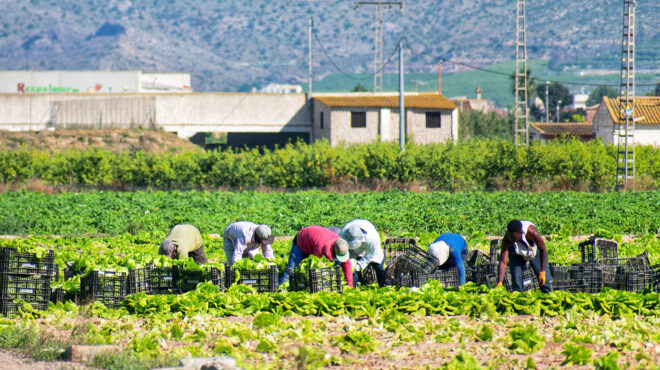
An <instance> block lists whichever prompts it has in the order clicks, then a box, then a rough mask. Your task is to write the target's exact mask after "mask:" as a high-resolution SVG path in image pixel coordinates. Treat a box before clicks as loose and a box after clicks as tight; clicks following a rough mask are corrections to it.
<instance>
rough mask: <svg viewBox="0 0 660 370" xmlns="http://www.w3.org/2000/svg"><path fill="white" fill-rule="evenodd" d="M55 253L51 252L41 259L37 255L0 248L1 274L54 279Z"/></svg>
mask: <svg viewBox="0 0 660 370" xmlns="http://www.w3.org/2000/svg"><path fill="white" fill-rule="evenodd" d="M54 261H55V253H53V251H52V250H49V251H48V253H46V255H45V256H43V257H41V258H39V257H37V255H36V254H35V253H26V252H18V251H16V250H15V249H13V248H0V274H2V275H9V274H11V275H43V276H48V277H52V276H53V269H54V264H55V263H54Z"/></svg>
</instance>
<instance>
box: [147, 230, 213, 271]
mask: <svg viewBox="0 0 660 370" xmlns="http://www.w3.org/2000/svg"><path fill="white" fill-rule="evenodd" d="M158 254H162V255H165V256H168V257H170V258H174V259H177V258H180V259H184V258H188V257H192V258H193V260H194V261H195V263H196V264H198V265H199V264H202V263H206V262H208V261H207V260H206V253H205V252H204V246H203V245H202V235H201V234H200V233H199V230H197V228H196V227H195V226H193V225H186V224H181V225H176V226H174V227H173V228H172V230H170V233H169V234H167V236H166V237H165V240H163V242H162V243H161V244H160V248H159V249H158Z"/></svg>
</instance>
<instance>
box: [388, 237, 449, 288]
mask: <svg viewBox="0 0 660 370" xmlns="http://www.w3.org/2000/svg"><path fill="white" fill-rule="evenodd" d="M385 277H386V280H387V282H388V284H392V285H396V286H400V287H420V286H422V285H424V283H425V282H427V281H428V280H436V281H439V282H440V284H441V285H442V286H443V287H445V288H458V269H457V268H456V267H453V268H449V269H440V268H439V267H438V261H437V260H436V258H435V257H433V256H432V255H430V254H429V253H428V252H426V251H424V250H422V249H421V248H419V247H417V246H411V247H410V248H408V249H407V250H406V251H405V253H403V254H402V255H400V256H398V257H396V258H395V260H392V262H391V263H390V265H389V266H388V267H387V270H386V271H385Z"/></svg>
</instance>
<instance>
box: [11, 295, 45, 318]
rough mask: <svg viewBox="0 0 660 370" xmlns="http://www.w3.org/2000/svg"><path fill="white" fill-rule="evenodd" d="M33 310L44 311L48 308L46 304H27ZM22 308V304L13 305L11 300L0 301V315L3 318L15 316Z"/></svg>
mask: <svg viewBox="0 0 660 370" xmlns="http://www.w3.org/2000/svg"><path fill="white" fill-rule="evenodd" d="M27 303H29V304H30V306H32V308H33V309H35V310H41V311H43V310H45V309H47V308H48V302H27ZM21 308H23V304H22V303H14V302H13V301H11V300H2V299H0V314H2V315H4V316H8V315H17V314H18V313H19V310H20V309H21Z"/></svg>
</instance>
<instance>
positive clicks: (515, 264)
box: [509, 248, 552, 293]
mask: <svg viewBox="0 0 660 370" xmlns="http://www.w3.org/2000/svg"><path fill="white" fill-rule="evenodd" d="M529 264H530V266H531V267H532V270H534V273H535V274H536V276H539V272H540V271H541V251H538V252H537V253H536V257H534V258H533V259H532V260H531V261H529ZM509 268H510V269H511V278H512V280H513V281H512V282H511V287H512V288H513V291H514V292H524V291H525V289H524V283H523V273H524V272H525V260H524V259H523V258H522V257H520V256H519V255H517V254H515V253H513V248H510V249H509ZM541 291H542V292H543V293H550V292H552V274H551V273H550V264H549V263H548V262H547V261H546V263H545V284H544V285H542V286H541Z"/></svg>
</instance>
